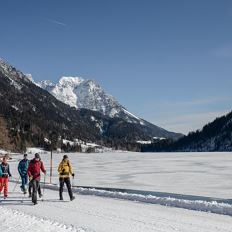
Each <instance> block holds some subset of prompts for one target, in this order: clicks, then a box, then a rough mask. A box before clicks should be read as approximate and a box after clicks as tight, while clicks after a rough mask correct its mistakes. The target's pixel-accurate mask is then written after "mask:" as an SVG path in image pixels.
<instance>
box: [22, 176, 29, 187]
mask: <svg viewBox="0 0 232 232" xmlns="http://www.w3.org/2000/svg"><path fill="white" fill-rule="evenodd" d="M21 179H22V185H21V188H22V189H23V190H26V188H25V186H26V185H27V184H28V176H27V174H26V175H21Z"/></svg>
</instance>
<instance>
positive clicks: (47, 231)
mask: <svg viewBox="0 0 232 232" xmlns="http://www.w3.org/2000/svg"><path fill="white" fill-rule="evenodd" d="M0 211H1V216H0V229H1V231H4V232H8V231H9V232H19V231H31V230H32V228H33V232H37V231H38V232H41V231H43V232H53V231H54V232H63V231H64V232H65V231H67V232H87V230H85V229H82V228H75V227H74V226H67V225H64V224H61V223H59V222H56V221H51V220H47V219H43V218H39V217H35V216H32V215H29V214H25V213H23V212H20V211H18V210H12V209H8V208H5V207H2V206H0Z"/></svg>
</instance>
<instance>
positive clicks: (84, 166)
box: [12, 152, 232, 199]
mask: <svg viewBox="0 0 232 232" xmlns="http://www.w3.org/2000/svg"><path fill="white" fill-rule="evenodd" d="M32 156H33V155H32V154H31V155H30V156H29V157H30V158H32ZM41 156H42V159H43V160H44V161H45V166H46V168H47V170H48V171H49V163H50V154H46V155H45V154H43V155H41ZM68 156H69V157H70V160H71V162H72V164H73V166H74V170H75V173H76V177H75V185H84V186H96V187H113V188H126V189H136V190H148V191H159V192H169V193H178V194H189V195H201V196H209V197H219V198H228V199H232V153H133V152H112V153H97V154H96V153H95V154H85V153H70V154H68ZM53 157H54V159H53V166H54V168H53V174H54V177H53V179H52V181H53V183H58V173H57V166H58V163H59V161H60V160H61V159H62V157H63V154H62V153H60V154H58V153H57V154H54V155H53ZM17 158H18V157H17ZM15 165H16V164H15V162H12V166H15ZM14 169H15V168H14ZM48 174H49V172H48ZM13 175H14V176H15V177H16V176H17V175H18V174H15V172H14V173H13ZM47 181H48V179H47Z"/></svg>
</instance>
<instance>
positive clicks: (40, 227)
mask: <svg viewBox="0 0 232 232" xmlns="http://www.w3.org/2000/svg"><path fill="white" fill-rule="evenodd" d="M45 194H46V197H45V201H44V202H41V201H40V202H39V204H38V205H37V206H32V204H31V203H30V201H29V199H28V198H27V199H25V202H24V203H20V200H21V198H22V194H21V193H19V192H16V193H11V195H10V196H11V198H9V201H5V202H2V203H1V204H0V209H1V210H2V212H3V213H1V214H0V230H1V231H5V232H8V231H11V232H12V231H17V232H21V231H27V228H33V229H34V231H36V232H37V231H41V232H43V231H58V232H59V231H86V232H88V231H97V232H98V231H100V232H109V231H117V232H125V231H127V232H137V231H138V232H141V231H146V232H150V231H156V232H174V231H175V232H176V231H180V232H182V231H183V232H184V231H188V232H216V231H217V232H220V231H221V232H230V231H232V218H231V217H229V216H222V215H217V214H211V213H204V212H198V211H190V210H185V209H179V208H170V207H165V206H160V205H152V204H143V203H138V202H132V201H126V200H119V199H110V198H102V197H97V196H86V195H78V194H75V196H76V200H75V201H73V202H70V201H68V198H67V193H65V194H64V196H65V201H64V202H60V201H59V200H57V197H58V192H57V191H54V190H47V189H46V190H45ZM10 199H13V200H14V201H10ZM15 210H16V211H15ZM6 222H7V223H6Z"/></svg>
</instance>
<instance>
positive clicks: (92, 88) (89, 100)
mask: <svg viewBox="0 0 232 232" xmlns="http://www.w3.org/2000/svg"><path fill="white" fill-rule="evenodd" d="M37 84H38V85H39V86H40V87H41V88H43V89H45V90H47V91H48V92H50V93H51V94H52V95H53V96H55V97H56V98H57V99H58V100H60V101H62V102H64V103H66V104H67V105H70V106H72V107H76V108H85V109H89V110H94V111H98V112H100V113H102V114H104V115H107V116H109V117H111V118H113V117H120V118H123V119H125V120H126V121H127V122H133V123H140V124H143V123H144V122H143V120H142V119H140V118H138V117H136V116H135V115H133V114H131V113H130V112H128V111H127V110H126V109H125V107H123V106H122V105H121V104H120V103H119V102H118V101H117V100H116V99H115V98H114V97H112V96H111V95H109V94H107V93H105V91H104V90H103V89H102V88H101V86H100V85H98V84H97V83H96V82H95V81H93V80H84V79H83V78H81V77H62V78H61V79H60V80H59V82H58V83H56V84H54V83H52V82H51V81H49V80H46V81H41V82H39V83H37Z"/></svg>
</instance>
